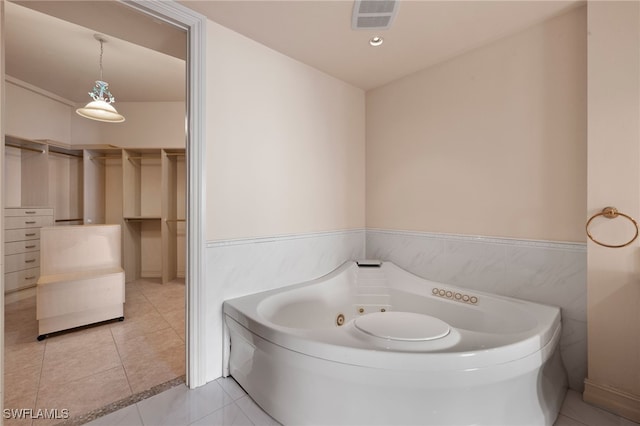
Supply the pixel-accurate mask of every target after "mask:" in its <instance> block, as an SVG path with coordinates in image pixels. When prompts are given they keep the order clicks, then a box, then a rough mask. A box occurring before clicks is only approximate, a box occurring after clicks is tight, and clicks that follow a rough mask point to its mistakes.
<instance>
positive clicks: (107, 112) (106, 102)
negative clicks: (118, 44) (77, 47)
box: [76, 34, 124, 123]
mask: <svg viewBox="0 0 640 426" xmlns="http://www.w3.org/2000/svg"><path fill="white" fill-rule="evenodd" d="M93 38H95V39H96V40H98V41H99V42H100V80H98V81H96V85H95V86H94V87H93V89H92V90H91V92H89V96H91V98H92V99H93V101H91V102H89V103H88V104H87V105H86V106H85V107H84V108H78V109H77V110H76V112H77V113H78V114H79V115H81V116H83V117H85V118H89V119H91V120H97V121H104V122H106V123H122V122H123V121H124V117H123V116H122V115H120V114H118V111H116V109H115V108H114V107H113V105H111V104H113V103H114V102H115V101H116V99H115V98H114V97H113V95H112V94H111V92H110V91H109V83H107V82H105V81H104V80H103V79H102V55H103V53H104V43H105V39H104V37H102V36H101V35H99V34H95V35H94V36H93Z"/></svg>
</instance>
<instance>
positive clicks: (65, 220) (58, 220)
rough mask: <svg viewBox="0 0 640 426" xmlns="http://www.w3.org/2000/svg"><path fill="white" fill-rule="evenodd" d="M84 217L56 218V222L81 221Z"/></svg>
mask: <svg viewBox="0 0 640 426" xmlns="http://www.w3.org/2000/svg"><path fill="white" fill-rule="evenodd" d="M82 221H84V219H82V218H80V219H56V223H58V222H82Z"/></svg>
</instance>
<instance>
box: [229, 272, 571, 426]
mask: <svg viewBox="0 0 640 426" xmlns="http://www.w3.org/2000/svg"><path fill="white" fill-rule="evenodd" d="M224 315H225V324H226V327H227V328H226V333H227V335H228V337H229V339H228V340H230V345H231V347H230V351H228V354H229V355H228V357H227V359H226V360H225V362H226V363H228V371H229V373H230V374H231V375H232V376H233V377H234V378H235V379H236V380H237V381H238V382H239V383H240V385H242V387H243V388H244V389H245V390H246V391H247V392H248V393H249V395H250V396H251V397H252V398H253V399H254V400H255V401H256V402H257V403H258V404H259V405H260V406H261V407H262V408H263V409H264V410H265V411H266V412H267V413H269V414H270V415H271V416H273V417H274V418H275V419H276V420H278V421H279V422H281V423H283V424H285V425H340V424H341V425H356V424H360V425H374V424H379V425H392V424H404V425H408V424H421V425H491V426H496V425H510V426H511V425H536V426H540V425H552V424H553V422H554V420H555V419H556V417H557V414H558V411H559V409H560V406H561V404H562V400H563V398H564V395H565V392H566V386H567V385H566V383H567V380H566V372H565V370H564V368H563V366H562V362H561V361H560V355H559V350H558V341H559V338H560V331H561V322H560V309H559V308H556V307H551V306H545V305H540V304H536V303H531V302H526V301H522V300H517V299H513V298H508V297H502V296H496V295H491V294H487V293H482V292H478V291H470V290H465V289H462V288H458V287H455V286H451V285H445V284H440V283H435V282H432V281H428V280H424V279H421V278H418V277H416V276H414V275H412V274H410V273H408V272H406V271H404V270H402V269H400V268H398V267H397V266H395V265H393V264H392V263H390V262H384V263H381V264H379V265H375V266H374V267H371V266H358V264H357V263H356V262H348V263H345V264H344V265H342V266H341V267H340V268H338V269H337V270H335V271H333V272H332V273H330V274H328V275H326V276H324V277H322V278H320V279H317V280H314V281H310V282H307V283H303V284H298V285H294V286H290V287H285V288H281V289H277V290H272V291H267V292H263V293H259V294H253V295H250V296H245V297H240V298H237V299H232V300H227V301H226V302H225V303H224Z"/></svg>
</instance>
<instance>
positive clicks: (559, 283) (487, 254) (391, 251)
mask: <svg viewBox="0 0 640 426" xmlns="http://www.w3.org/2000/svg"><path fill="white" fill-rule="evenodd" d="M366 255H367V257H368V258H373V259H381V260H388V261H391V262H393V263H395V264H396V265H398V266H399V267H401V268H403V269H405V270H407V271H409V272H411V273H413V274H415V275H418V276H420V277H423V278H426V279H429V280H433V281H437V282H442V283H446V284H451V285H456V286H460V287H465V288H469V289H474V290H481V291H487V292H491V293H495V294H500V295H504V296H511V297H516V298H520V299H525V300H529V301H533V302H539V303H544V304H547V305H554V306H559V307H561V308H562V326H563V331H562V336H561V338H560V352H561V355H562V359H563V361H564V364H565V367H566V368H567V372H568V375H569V387H570V388H571V389H573V390H576V391H578V392H582V391H583V388H584V385H583V381H584V378H585V376H586V373H587V288H586V286H587V277H586V271H587V249H586V244H582V243H560V242H551V241H531V240H519V239H511V238H494V237H477V236H465V235H449V234H433V233H426V232H410V231H394V230H383V229H367V232H366Z"/></svg>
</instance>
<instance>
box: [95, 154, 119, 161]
mask: <svg viewBox="0 0 640 426" xmlns="http://www.w3.org/2000/svg"><path fill="white" fill-rule="evenodd" d="M89 158H90V159H92V160H122V157H116V156H113V155H111V156H109V155H105V156H103V157H89Z"/></svg>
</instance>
